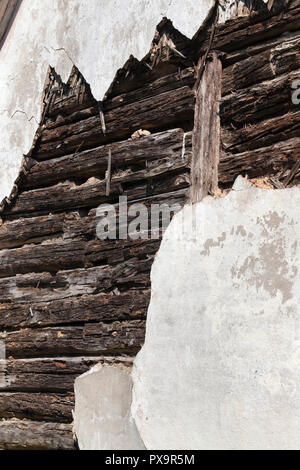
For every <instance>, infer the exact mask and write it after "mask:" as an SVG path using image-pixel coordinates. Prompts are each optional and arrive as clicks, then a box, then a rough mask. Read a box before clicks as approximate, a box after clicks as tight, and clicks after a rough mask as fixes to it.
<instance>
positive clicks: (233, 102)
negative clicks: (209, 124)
mask: <svg viewBox="0 0 300 470" xmlns="http://www.w3.org/2000/svg"><path fill="white" fill-rule="evenodd" d="M298 78H299V72H298V71H296V72H291V73H289V74H286V75H282V76H280V77H278V78H275V79H274V80H270V81H266V82H262V83H259V84H258V85H255V86H253V87H250V88H246V89H243V90H239V91H237V92H235V93H232V94H230V95H227V96H225V97H224V98H223V99H222V102H221V110H220V114H221V120H222V123H223V125H226V124H229V125H230V124H234V125H235V126H237V127H241V126H242V125H243V124H245V123H254V122H257V121H260V120H262V119H266V118H268V117H274V116H279V115H280V114H285V113H288V112H289V111H293V110H296V109H297V105H296V104H294V103H293V101H292V92H293V91H294V90H293V89H292V84H293V82H294V81H295V80H297V79H298Z"/></svg>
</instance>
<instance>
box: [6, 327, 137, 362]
mask: <svg viewBox="0 0 300 470" xmlns="http://www.w3.org/2000/svg"><path fill="white" fill-rule="evenodd" d="M144 337H145V321H144V320H131V321H123V322H112V323H87V324H86V325H85V326H70V327H66V326H62V327H60V328H43V329H22V330H20V331H14V332H9V333H0V340H2V341H3V342H4V343H5V346H6V353H7V356H8V357H11V358H16V359H18V358H20V359H21V358H33V357H56V356H60V355H61V356H95V355H103V354H105V355H121V354H125V355H128V356H135V355H136V354H137V353H138V351H139V350H140V349H141V346H142V344H143V342H144Z"/></svg>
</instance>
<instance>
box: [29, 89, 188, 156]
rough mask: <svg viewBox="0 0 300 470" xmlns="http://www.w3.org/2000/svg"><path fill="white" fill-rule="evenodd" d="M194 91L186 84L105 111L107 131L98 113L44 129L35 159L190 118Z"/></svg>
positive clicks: (155, 128) (102, 142) (156, 128)
mask: <svg viewBox="0 0 300 470" xmlns="http://www.w3.org/2000/svg"><path fill="white" fill-rule="evenodd" d="M194 101H195V98H194V93H193V91H192V90H191V89H190V88H189V87H187V86H185V87H182V88H179V89H177V90H173V91H169V92H166V93H161V94H159V95H156V96H153V97H151V98H147V99H145V100H142V101H138V102H136V103H131V104H128V105H125V106H122V107H120V108H116V109H113V110H111V111H109V112H107V113H106V115H105V122H106V128H107V131H106V134H105V135H104V134H103V132H102V130H101V123H100V118H99V117H98V116H96V117H92V118H90V119H85V120H83V121H80V122H76V123H74V124H69V125H66V126H60V127H57V128H55V129H50V130H45V131H44V132H43V135H42V137H41V139H40V144H39V145H38V147H37V149H36V150H35V151H34V153H33V158H35V159H36V160H47V159H49V158H53V157H55V156H61V155H66V154H67V153H76V152H77V151H78V149H80V150H85V149H88V148H92V147H95V146H97V145H102V144H105V143H110V142H112V141H116V140H122V139H125V138H127V137H130V136H131V135H132V134H133V132H135V131H136V130H137V129H141V128H142V129H146V130H149V131H157V130H159V129H164V128H166V127H171V126H172V125H173V124H175V123H176V124H177V127H178V123H180V122H184V121H186V120H191V119H193V115H194Z"/></svg>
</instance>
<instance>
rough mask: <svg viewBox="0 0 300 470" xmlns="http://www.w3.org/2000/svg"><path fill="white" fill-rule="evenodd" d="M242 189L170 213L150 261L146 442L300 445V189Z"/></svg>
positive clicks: (137, 373) (142, 397)
mask: <svg viewBox="0 0 300 470" xmlns="http://www.w3.org/2000/svg"><path fill="white" fill-rule="evenodd" d="M242 188H243V186H242V185H241V182H239V184H236V185H235V190H234V191H231V193H230V194H229V195H228V196H226V197H225V198H222V199H214V198H212V197H207V198H206V199H204V200H203V201H202V202H201V203H199V204H197V205H195V206H194V207H191V206H186V207H185V208H184V209H183V211H181V212H180V213H178V214H177V215H176V216H175V217H174V219H173V220H172V222H171V224H170V225H169V227H168V229H167V231H166V233H165V236H164V239H163V241H162V244H161V247H160V250H159V252H158V255H157V257H156V259H155V262H154V265H153V267H152V273H151V280H152V298H151V303H150V307H149V311H148V317H147V332H146V341H145V345H144V347H143V348H142V350H141V352H140V353H139V354H138V356H137V359H136V361H135V365H134V369H133V378H134V388H133V406H132V412H133V416H134V418H135V421H136V424H137V427H138V430H139V432H140V435H141V437H142V439H143V442H144V444H145V446H146V448H147V449H150V450H151V449H176V450H181V449H239V450H244V449H262V450H271V449H274V450H276V449H282V450H287V449H297V450H299V449H300V393H299V392H300V368H299V358H300V355H299V354H300V320H299V319H300V315H299V314H300V289H299V285H300V270H299V264H300V246H299V238H300V218H299V205H300V189H299V188H291V189H285V190H276V191H273V190H263V189H257V188H250V189H246V190H243V189H242Z"/></svg>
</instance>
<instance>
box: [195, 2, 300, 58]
mask: <svg viewBox="0 0 300 470" xmlns="http://www.w3.org/2000/svg"><path fill="white" fill-rule="evenodd" d="M299 28H300V2H299V0H291V1H290V2H289V5H288V8H287V10H286V11H282V12H280V13H279V14H277V15H272V16H271V17H270V14H269V13H268V12H266V13H254V14H251V15H250V16H246V17H244V18H237V19H233V20H229V21H227V22H226V23H225V24H220V25H218V27H217V28H216V32H215V35H214V39H213V42H212V49H213V50H219V51H224V52H232V51H236V50H238V51H240V50H241V49H242V48H246V47H248V46H250V45H253V44H256V43H258V42H260V41H266V40H267V39H270V38H274V37H276V36H279V35H281V34H283V33H287V32H288V31H296V30H299ZM210 35H211V31H210V30H206V31H203V29H202V28H200V31H199V33H196V35H195V36H194V38H193V48H194V49H195V54H197V55H198V57H199V56H200V55H203V54H204V52H205V51H206V50H207V47H208V45H209V41H210Z"/></svg>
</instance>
